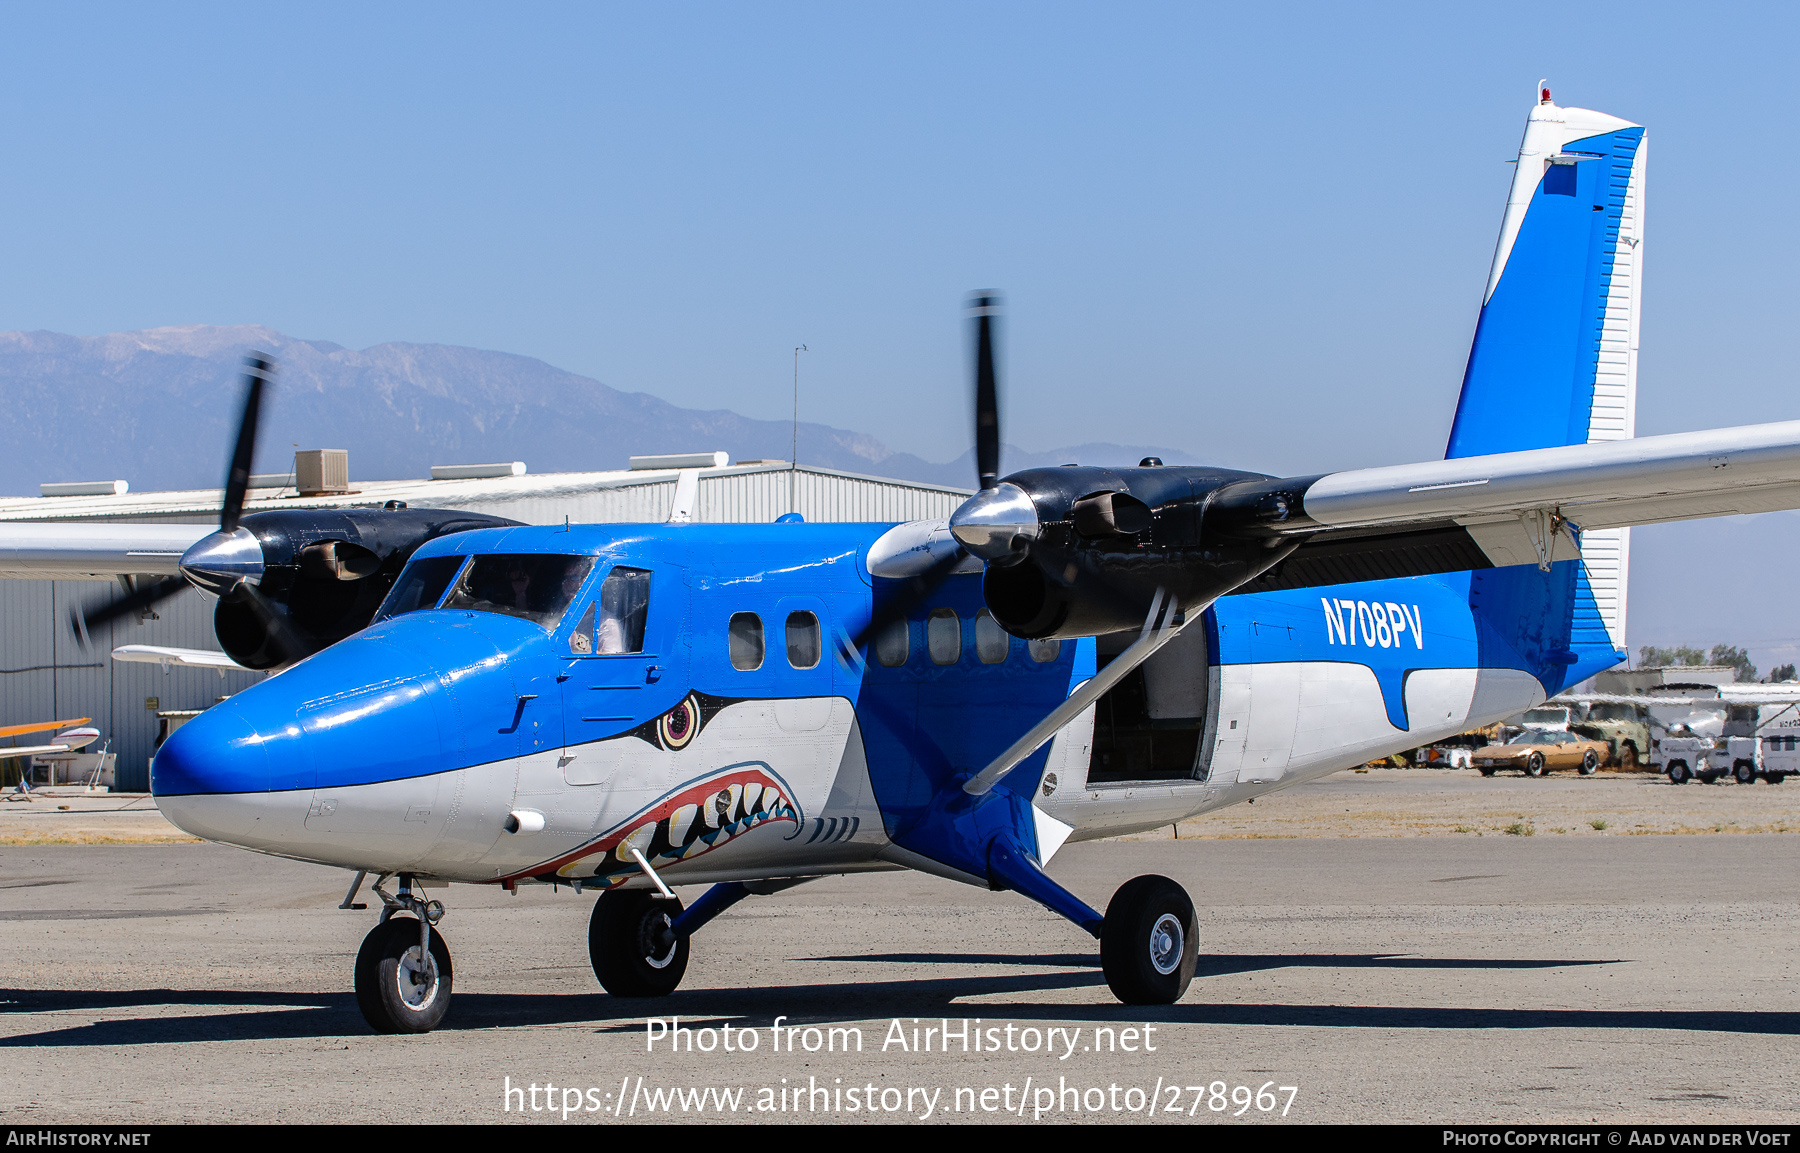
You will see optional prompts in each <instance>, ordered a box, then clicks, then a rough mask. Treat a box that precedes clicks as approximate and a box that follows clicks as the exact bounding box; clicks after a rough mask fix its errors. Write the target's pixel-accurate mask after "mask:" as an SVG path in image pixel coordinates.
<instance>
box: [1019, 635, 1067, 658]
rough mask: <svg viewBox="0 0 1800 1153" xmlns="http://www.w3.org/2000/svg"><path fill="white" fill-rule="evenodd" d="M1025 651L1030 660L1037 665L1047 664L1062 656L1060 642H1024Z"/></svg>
mask: <svg viewBox="0 0 1800 1153" xmlns="http://www.w3.org/2000/svg"><path fill="white" fill-rule="evenodd" d="M1025 651H1026V652H1028V653H1030V654H1031V659H1032V660H1034V661H1036V662H1037V663H1039V664H1048V663H1050V662H1051V661H1053V660H1055V659H1056V658H1057V657H1060V656H1061V655H1062V642H1061V641H1058V640H1048V641H1026V642H1025Z"/></svg>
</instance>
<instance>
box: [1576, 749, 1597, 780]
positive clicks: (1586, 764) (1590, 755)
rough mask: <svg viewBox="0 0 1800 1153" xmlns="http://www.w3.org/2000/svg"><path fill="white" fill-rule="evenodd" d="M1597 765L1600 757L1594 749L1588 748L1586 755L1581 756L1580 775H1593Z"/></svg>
mask: <svg viewBox="0 0 1800 1153" xmlns="http://www.w3.org/2000/svg"><path fill="white" fill-rule="evenodd" d="M1599 767H1600V757H1599V756H1598V754H1596V753H1595V752H1594V750H1592V749H1589V750H1588V751H1587V753H1586V755H1584V756H1583V757H1582V758H1581V770H1580V771H1581V775H1582V776H1584V777H1591V776H1593V775H1594V771H1595V770H1596V769H1598V768H1599Z"/></svg>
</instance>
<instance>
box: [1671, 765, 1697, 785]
mask: <svg viewBox="0 0 1800 1153" xmlns="http://www.w3.org/2000/svg"><path fill="white" fill-rule="evenodd" d="M1667 767H1668V773H1669V783H1670V784H1671V785H1685V784H1687V783H1688V781H1690V780H1692V779H1693V774H1692V773H1690V772H1688V767H1687V762H1686V761H1670V762H1669V764H1668V766H1667Z"/></svg>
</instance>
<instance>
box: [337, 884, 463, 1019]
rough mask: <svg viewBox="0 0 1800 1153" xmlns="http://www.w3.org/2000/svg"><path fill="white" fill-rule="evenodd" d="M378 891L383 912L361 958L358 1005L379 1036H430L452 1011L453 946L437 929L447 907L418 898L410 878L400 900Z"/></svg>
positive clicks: (402, 887)
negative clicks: (406, 913)
mask: <svg viewBox="0 0 1800 1153" xmlns="http://www.w3.org/2000/svg"><path fill="white" fill-rule="evenodd" d="M375 891H376V893H377V894H379V895H380V896H381V898H382V902H383V906H384V908H383V910H382V914H381V923H380V924H378V925H376V926H375V927H374V928H373V929H371V930H370V931H369V935H368V936H366V937H364V938H363V943H362V948H360V949H358V950H357V953H356V971H355V979H356V1006H357V1008H359V1009H361V1010H362V1015H363V1020H365V1021H367V1022H368V1023H369V1027H370V1028H372V1029H374V1030H375V1031H376V1032H377V1033H428V1032H430V1031H431V1030H432V1029H434V1028H436V1027H437V1026H438V1024H439V1022H441V1021H442V1020H443V1019H444V1014H445V1013H446V1012H448V1011H449V1009H450V989H451V984H452V972H451V967H450V947H449V946H448V945H446V944H445V943H444V937H443V934H442V933H438V932H436V931H435V929H434V922H436V921H437V920H438V918H440V917H442V916H443V915H444V906H443V905H441V904H440V903H438V902H437V901H429V902H427V901H425V900H423V899H422V898H419V897H415V896H413V894H412V886H411V885H410V884H409V883H408V882H407V879H406V878H402V880H401V885H400V892H399V895H398V896H397V897H389V896H388V895H387V894H386V893H383V892H382V891H381V889H380V887H379V886H377V887H376V890H375ZM402 909H404V910H408V911H410V912H413V913H415V914H417V915H416V916H412V917H399V916H395V915H394V914H395V913H396V912H397V911H399V910H402Z"/></svg>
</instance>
